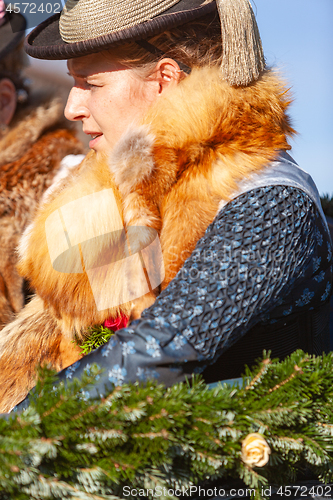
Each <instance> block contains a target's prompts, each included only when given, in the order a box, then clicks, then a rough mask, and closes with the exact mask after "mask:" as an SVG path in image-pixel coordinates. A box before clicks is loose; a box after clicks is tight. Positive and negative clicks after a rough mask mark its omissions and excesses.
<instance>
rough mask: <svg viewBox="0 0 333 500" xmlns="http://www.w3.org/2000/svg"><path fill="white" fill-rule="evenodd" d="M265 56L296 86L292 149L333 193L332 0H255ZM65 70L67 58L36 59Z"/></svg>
mask: <svg viewBox="0 0 333 500" xmlns="http://www.w3.org/2000/svg"><path fill="white" fill-rule="evenodd" d="M253 7H254V11H255V14H256V17H257V21H258V25H259V29H260V33H261V38H262V42H263V47H264V52H265V57H266V61H267V63H268V65H270V66H274V67H277V68H279V70H280V72H281V74H282V76H283V77H284V79H285V80H286V81H287V82H288V86H290V87H291V90H292V94H293V97H294V102H293V104H292V106H291V108H290V115H291V117H292V120H293V125H294V128H295V129H296V130H297V132H298V136H297V137H296V139H295V140H292V142H291V145H292V148H293V149H292V151H291V155H292V156H293V157H294V159H295V160H296V161H297V163H298V164H299V166H300V167H301V168H303V169H304V170H306V171H307V172H309V173H310V174H311V176H312V177H313V179H314V180H315V182H316V184H317V187H318V190H319V192H320V194H321V195H322V194H326V193H327V194H329V195H332V196H333V152H332V148H333V28H332V26H333V0H315V1H314V0H255V1H253ZM32 64H33V65H34V66H38V68H39V69H42V68H46V69H47V71H50V72H53V71H56V72H57V73H58V74H59V73H62V72H63V74H64V75H65V74H66V71H67V68H66V64H65V62H63V61H37V60H32Z"/></svg>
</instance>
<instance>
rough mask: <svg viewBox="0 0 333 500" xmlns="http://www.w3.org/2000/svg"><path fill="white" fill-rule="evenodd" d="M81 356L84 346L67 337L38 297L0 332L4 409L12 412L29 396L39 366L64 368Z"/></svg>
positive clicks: (0, 389)
mask: <svg viewBox="0 0 333 500" xmlns="http://www.w3.org/2000/svg"><path fill="white" fill-rule="evenodd" d="M80 358H81V354H80V349H79V348H78V347H77V346H75V345H74V344H73V343H72V342H70V340H68V339H66V338H65V337H64V335H63V334H62V332H61V329H60V328H59V326H58V325H57V322H56V320H55V319H54V318H53V317H52V315H51V314H50V313H49V311H47V310H45V309H44V306H43V301H42V300H41V299H40V298H39V297H37V296H35V297H34V298H33V299H32V300H31V302H30V303H29V304H27V305H26V306H25V307H24V309H22V311H21V312H20V313H19V314H18V315H17V317H16V319H15V320H14V321H12V322H11V323H9V324H8V325H7V326H6V327H5V328H4V329H3V330H2V331H1V332H0V374H1V384H0V412H9V411H10V410H11V409H12V408H13V407H14V406H15V405H16V404H18V403H19V402H20V401H22V399H24V398H25V397H26V395H27V393H28V392H29V390H30V389H31V388H32V387H34V385H35V384H36V368H37V367H38V366H39V365H43V364H47V365H49V366H51V367H52V368H54V369H55V370H57V371H60V370H62V369H63V368H66V367H67V366H69V365H70V364H72V363H74V362H75V361H77V360H78V359H80Z"/></svg>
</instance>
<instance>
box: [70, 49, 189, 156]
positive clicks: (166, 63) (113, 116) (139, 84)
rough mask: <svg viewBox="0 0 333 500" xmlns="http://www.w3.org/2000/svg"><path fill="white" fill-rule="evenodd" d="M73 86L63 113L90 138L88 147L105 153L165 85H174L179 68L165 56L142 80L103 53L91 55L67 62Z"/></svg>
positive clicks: (158, 94)
mask: <svg viewBox="0 0 333 500" xmlns="http://www.w3.org/2000/svg"><path fill="white" fill-rule="evenodd" d="M67 66H68V70H69V74H70V75H71V76H72V77H73V78H74V86H73V88H72V89H71V91H70V94H69V96H68V100H67V104H66V108H65V116H66V118H67V119H68V120H72V121H81V122H82V128H83V132H84V133H85V134H87V135H89V136H90V137H91V140H90V142H89V147H90V148H91V149H94V150H95V151H100V152H101V151H105V152H108V151H110V150H112V148H113V147H114V145H115V144H116V142H117V141H118V140H119V139H120V137H121V136H122V135H123V133H124V132H125V131H126V130H127V128H128V127H129V126H130V125H131V124H132V123H137V122H138V121H139V120H140V118H142V117H143V116H144V114H145V112H146V111H147V109H148V108H149V106H151V104H152V103H153V102H154V101H155V100H156V99H158V97H159V96H160V95H161V94H162V93H163V92H164V91H165V90H166V89H168V88H170V87H172V86H173V85H177V83H178V81H179V75H180V71H179V67H178V64H177V63H176V62H175V61H173V60H172V59H168V58H165V59H163V60H161V61H159V63H158V64H157V65H156V67H155V70H154V72H153V74H152V75H151V76H150V77H149V78H147V79H145V80H143V79H142V78H140V77H139V76H137V75H136V74H135V72H134V71H133V70H132V69H129V68H126V67H125V66H122V65H121V64H120V63H118V62H112V60H110V59H109V58H106V57H105V55H104V54H91V55H88V56H83V57H79V58H75V59H70V60H69V61H68V62H67Z"/></svg>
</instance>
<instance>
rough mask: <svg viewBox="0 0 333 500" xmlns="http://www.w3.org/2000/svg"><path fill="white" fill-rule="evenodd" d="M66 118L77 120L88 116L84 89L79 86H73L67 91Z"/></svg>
mask: <svg viewBox="0 0 333 500" xmlns="http://www.w3.org/2000/svg"><path fill="white" fill-rule="evenodd" d="M64 114H65V117H66V118H67V120H71V121H79V120H83V118H87V117H88V116H89V109H88V107H87V99H86V96H85V91H84V89H82V88H79V87H73V88H72V89H71V91H70V93H69V96H68V99H67V103H66V107H65V111H64Z"/></svg>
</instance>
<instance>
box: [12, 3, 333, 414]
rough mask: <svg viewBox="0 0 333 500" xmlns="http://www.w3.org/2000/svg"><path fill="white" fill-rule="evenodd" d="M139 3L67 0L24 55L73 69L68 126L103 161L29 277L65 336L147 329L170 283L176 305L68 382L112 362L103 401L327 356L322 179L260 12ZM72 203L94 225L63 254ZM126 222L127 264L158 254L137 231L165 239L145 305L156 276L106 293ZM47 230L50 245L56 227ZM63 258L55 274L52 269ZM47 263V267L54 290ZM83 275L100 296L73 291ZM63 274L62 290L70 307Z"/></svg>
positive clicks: (30, 261)
mask: <svg viewBox="0 0 333 500" xmlns="http://www.w3.org/2000/svg"><path fill="white" fill-rule="evenodd" d="M134 4H135V5H134ZM134 4H133V2H132V1H131V2H128V5H127V8H126V4H124V3H123V2H122V3H121V6H120V3H119V4H118V2H113V3H112V4H110V3H106V4H104V3H102V2H91V1H90V0H79V2H74V0H73V1H72V0H69V2H67V4H66V7H65V9H64V11H63V12H62V14H61V16H60V19H59V16H54V17H53V18H50V19H49V20H48V21H47V22H45V23H43V24H42V25H40V26H39V27H37V28H36V29H35V30H34V31H33V32H32V33H31V34H30V35H29V36H28V38H27V41H26V50H27V52H28V53H29V54H30V55H32V56H34V57H40V58H50V59H64V58H67V59H69V61H68V68H69V72H70V74H71V75H72V76H73V78H74V87H73V89H72V91H71V93H70V96H69V99H68V102H67V106H66V110H65V114H66V116H67V118H69V119H71V120H73V121H81V122H82V126H83V131H84V132H85V133H86V134H88V135H90V136H91V141H90V147H91V148H92V149H93V151H94V152H93V153H91V155H90V157H89V159H88V160H87V163H86V166H83V167H80V170H79V171H78V172H77V173H76V174H75V175H73V177H72V178H69V179H67V180H66V181H65V182H64V183H63V185H62V186H59V188H58V190H56V191H55V192H54V193H53V194H52V196H51V198H50V199H49V202H48V204H46V206H45V207H44V208H43V207H42V209H41V211H40V212H39V214H38V216H37V218H36V219H35V221H34V223H33V225H32V226H31V228H30V230H29V231H28V232H26V235H25V238H24V240H23V242H22V243H21V262H20V269H21V272H22V273H23V274H24V275H25V276H26V277H27V278H29V279H30V280H31V282H32V283H33V285H34V286H35V288H36V290H37V292H38V294H39V296H40V297H41V298H42V299H43V300H44V302H45V303H46V304H47V307H48V308H49V309H48V310H49V311H51V312H52V314H55V315H58V316H57V317H58V318H60V320H61V321H64V318H65V317H66V321H67V325H68V332H69V333H70V332H73V331H76V332H78V331H79V330H80V328H81V327H82V325H85V324H88V323H87V322H86V323H84V322H85V320H86V319H87V318H86V316H89V315H90V319H89V321H90V322H91V321H93V320H94V321H95V323H96V322H97V319H99V323H100V324H101V323H103V322H104V321H106V320H107V318H108V317H109V316H110V315H111V316H112V319H113V320H114V318H115V316H117V315H118V319H121V320H122V321H123V323H124V322H126V318H127V316H129V315H130V314H131V312H132V311H133V309H134V311H136V308H137V311H136V314H134V317H139V316H140V312H141V310H142V308H144V307H145V305H146V304H149V303H151V302H153V300H154V294H153V292H154V289H155V290H156V288H158V286H159V285H160V283H161V282H162V285H161V288H162V289H163V291H162V292H161V293H160V295H159V296H158V297H157V299H156V301H155V303H154V304H153V305H152V306H151V307H149V308H148V309H146V310H145V311H144V312H143V313H142V317H141V319H138V320H137V321H133V322H132V323H131V324H130V326H129V327H126V328H123V329H120V330H119V331H118V332H117V333H116V334H115V335H114V336H113V337H112V339H111V340H110V341H109V342H108V343H107V344H106V345H105V346H103V347H102V348H99V349H98V350H96V351H94V352H93V353H92V354H90V355H88V356H86V357H85V358H83V359H82V360H80V361H78V362H77V363H75V364H74V365H72V366H70V367H69V368H67V370H65V371H64V372H62V373H61V374H60V376H59V378H60V379H66V378H71V377H72V376H73V374H75V376H80V374H81V373H82V371H83V370H84V369H85V368H88V367H89V365H90V364H91V363H92V362H97V363H98V364H100V365H101V366H102V367H105V368H106V370H105V372H104V374H103V375H102V376H101V377H100V379H99V380H98V382H96V386H95V388H96V389H97V390H98V391H99V393H101V394H103V391H104V389H105V384H109V383H113V384H116V385H121V384H122V383H124V382H127V381H134V380H143V381H144V380H147V378H157V379H158V381H160V382H163V383H165V384H167V385H170V384H172V383H174V382H176V381H179V380H183V379H184V378H185V377H186V376H188V375H190V374H191V373H193V372H203V374H204V377H205V379H206V380H207V381H216V380H219V379H221V378H229V377H233V376H237V375H239V374H240V373H241V372H242V370H243V369H244V364H245V363H247V364H251V363H252V362H253V361H254V359H255V358H256V357H258V356H260V355H261V353H262V350H263V349H271V350H272V354H273V356H280V357H283V356H286V355H287V354H289V353H290V352H292V351H294V350H295V349H296V348H303V349H305V350H306V351H308V352H310V353H317V352H318V353H319V352H322V350H323V349H325V348H326V345H327V342H328V309H329V305H328V301H329V296H330V292H331V280H332V252H331V243H330V239H329V235H328V231H327V227H326V223H325V219H324V216H323V214H322V211H321V207H320V201H319V197H318V193H317V191H316V188H315V186H314V184H313V181H312V180H311V178H310V177H309V176H308V175H307V174H306V173H305V172H303V171H302V170H300V169H299V168H298V167H297V166H296V164H295V162H294V161H293V159H292V158H291V157H290V156H289V155H288V154H287V153H286V151H287V150H288V149H290V146H289V145H288V141H287V139H288V137H290V136H292V134H293V133H294V131H293V129H292V127H291V125H290V121H289V118H288V116H287V114H286V110H287V107H288V104H289V97H288V93H287V91H286V89H285V87H284V85H283V83H282V82H281V81H280V80H279V78H278V77H277V76H276V75H274V74H273V73H272V72H271V71H270V70H269V69H267V68H265V62H264V57H263V53H262V48H261V41H260V37H259V33H258V29H257V26H256V22H255V19H254V15H253V12H252V10H251V7H250V5H249V2H248V0H239V1H237V2H236V1H235V0H233V1H224V2H222V1H218V2H215V1H211V2H203V1H201V0H195V1H192V2H191V3H189V2H188V1H187V0H180V1H177V0H174V1H172V0H171V1H169V0H165V1H164V2H154V1H146V2H142V1H141V2H134ZM134 7H135V8H134ZM221 35H222V44H221ZM147 39H148V40H149V41H148V40H147ZM105 156H107V158H108V159H107V161H105V159H104V158H105ZM114 183H115V185H114ZM110 190H112V191H113V192H114V197H115V199H116V202H115V204H114V205H113V212H112V213H110V210H109V211H107V210H105V211H104V212H103V210H102V211H100V212H98V207H96V205H98V202H94V201H93V203H95V205H90V202H91V200H98V199H100V200H101V202H100V204H101V205H103V204H104V205H105V206H106V207H107V206H108V205H107V203H106V202H105V199H106V198H104V196H106V195H105V192H106V191H110ZM80 193H81V196H83V197H82V198H80ZM82 193H83V195H82ZM96 193H97V194H98V196H100V198H98V196H97V195H96ZM102 193H103V194H102ZM95 195H96V196H95ZM93 196H95V198H94V197H93ZM80 199H82V200H84V201H82V203H81V202H80V203H78V200H80ZM71 200H72V201H73V200H74V201H75V207H76V208H77V209H78V211H75V210H73V211H72V212H70V217H69V216H68V217H67V216H66V217H67V219H66V221H69V222H68V224H69V226H67V222H64V221H63V222H62V224H63V230H65V228H66V231H67V233H66V234H67V235H69V238H68V239H67V243H65V239H63V242H64V243H63V247H62V249H60V245H58V246H57V248H55V247H54V245H55V242H56V241H58V240H59V239H60V238H61V231H60V230H59V231H58V232H57V228H56V224H55V222H54V221H55V219H56V217H58V219H57V220H60V218H61V217H60V216H59V215H54V214H58V212H57V211H58V210H59V211H62V210H63V207H65V208H64V210H65V212H66V210H67V209H68V206H69V204H70V203H72V201H71ZM88 202H89V203H88ZM70 206H71V207H73V206H74V205H70ZM66 207H67V208H66ZM78 207H79V208H78ZM117 209H118V210H119V212H120V213H121V218H120V224H119V225H117V224H116V223H115V219H116V218H117ZM95 211H97V212H98V214H99V215H98V217H97V218H96V217H95V216H94V215H93V212H95ZM65 212H64V213H65ZM66 213H67V212H66ZM75 215H76V224H74V223H73V224H72V221H73V220H74V219H75ZM83 215H84V217H83ZM49 217H51V218H52V221H53V222H52V221H51V222H52V223H51V222H50V220H51V219H50V218H49ZM64 217H65V216H64ZM81 217H82V219H84V220H85V221H86V222H85V224H81V223H80V218H81ZM110 221H111V222H110ZM97 222H98V223H97ZM111 223H112V224H113V231H116V230H118V236H117V238H118V242H119V241H121V242H122V243H121V244H122V245H123V250H122V252H123V254H122V258H123V261H125V260H126V259H125V257H126V256H127V257H129V256H131V257H133V259H134V257H135V256H136V252H139V251H142V253H143V250H145V247H144V244H143V241H144V239H145V238H146V237H147V236H146V234H142V232H140V231H138V230H137V228H138V226H148V227H149V228H153V229H154V230H155V231H156V232H157V233H158V234H159V238H160V245H161V249H162V253H163V261H164V266H165V276H166V277H165V278H164V277H163V276H162V275H161V274H163V273H161V272H160V271H161V269H160V263H159V261H158V255H159V254H158V251H156V253H155V254H154V255H153V257H155V260H154V259H153V260H154V263H155V269H152V267H150V261H149V259H148V260H147V261H145V259H144V257H143V261H144V262H145V264H146V271H144V273H141V274H142V275H143V274H145V275H148V277H149V278H150V286H149V290H147V293H146V295H145V297H144V300H143V301H141V299H140V294H138V293H137V294H136V293H135V292H137V291H138V290H141V291H142V293H141V295H144V292H143V288H140V287H141V285H142V282H143V281H142V280H141V281H140V279H139V278H138V274H139V271H138V269H139V267H138V266H139V264H138V262H139V263H140V262H141V261H140V260H139V261H137V272H135V270H134V267H131V266H130V270H129V271H128V269H127V268H126V267H123V268H118V271H119V269H122V270H123V273H122V274H121V273H120V271H119V272H118V274H117V273H116V272H114V273H113V271H112V272H111V271H110V273H111V279H110V281H109V282H108V275H107V273H108V272H109V271H108V269H109V268H108V269H106V268H107V265H111V264H112V265H113V264H114V263H117V262H116V261H117V259H116V258H115V257H114V254H113V257H112V259H109V260H108V261H107V260H106V259H105V253H103V252H104V250H105V246H103V245H104V243H101V241H100V240H98V241H99V242H98V244H97V238H102V236H103V234H105V233H108V232H110V231H111V229H112V228H111V225H112V224H111ZM122 223H124V224H125V225H126V226H127V229H128V228H131V227H134V235H135V238H133V240H132V241H131V242H130V243H131V244H133V246H134V247H135V246H136V249H135V252H132V253H131V249H130V250H129V252H127V254H126V248H127V247H126V241H125V240H126V238H123V239H122V238H121V237H120V236H119V235H121V234H123V232H122V225H121V224H122ZM48 224H50V228H52V231H48V229H47V228H46V229H43V228H45V227H46V226H48ZM59 224H60V222H59ZM96 226H99V227H103V228H104V229H103V231H104V232H103V231H102V230H101V232H100V233H98V234H95V233H94V234H92V232H91V240H94V241H93V243H91V245H90V246H88V250H87V252H86V253H85V249H84V248H83V247H82V246H81V247H80V251H79V250H78V249H77V255H79V254H80V259H81V261H80V262H81V263H82V266H83V264H85V265H86V264H87V261H88V260H89V259H90V260H91V261H92V263H91V262H90V261H89V262H90V265H89V266H85V268H84V269H83V271H82V269H81V274H80V270H79V269H78V268H77V267H75V266H76V265H77V261H76V260H75V259H74V253H75V251H76V250H75V248H76V247H74V243H73V242H74V241H75V242H79V244H80V245H83V244H85V242H86V241H87V239H88V238H89V234H88V233H89V231H90V229H91V228H93V227H94V228H95V227H96ZM83 227H84V228H85V229H84V236H82V234H81V232H82V231H83V229H82V228H83ZM86 227H89V231H86ZM44 233H47V234H46V235H45V234H44ZM151 234H153V235H154V234H155V233H149V235H148V237H147V239H148V243H147V242H146V243H145V244H146V245H148V244H150V243H151V241H152V240H153V239H154V237H152V236H151ZM48 235H49V236H48ZM51 235H53V237H52V236H51ZM40 238H42V239H40ZM117 238H116V237H114V239H117ZM149 238H150V239H149ZM43 241H44V243H43ZM103 241H104V240H103ZM154 241H155V240H154ZM66 245H67V246H66ZM41 246H42V247H43V248H42V250H41V249H40V247H41ZM106 246H107V245H106ZM129 246H131V245H129ZM77 247H79V245H77ZM157 247H158V245H157V246H156V248H157ZM74 250H75V251H74ZM65 254H66V256H65ZM69 254H70V255H71V257H70V258H69ZM120 254H121V252H120ZM46 255H47V256H48V257H45V256H46ZM156 256H157V257H156ZM49 257H51V261H52V262H53V264H52V266H49V267H47V265H46V261H47V258H48V261H50V258H49ZM60 257H61V259H62V260H61V259H60V260H61V263H60V264H59V262H60V261H57V259H59V258H60ZM118 257H119V256H118ZM119 258H120V257H119ZM103 259H104V260H103ZM95 260H96V262H95ZM184 261H185V263H184ZM34 262H36V263H37V262H38V263H39V264H40V263H43V268H42V269H43V273H44V274H43V279H42V278H41V277H40V276H39V274H38V272H37V268H36V266H35V265H34ZM68 262H70V265H69V264H68ZM110 263H111V264H110ZM80 265H81V264H80ZM66 266H67V267H66ZM71 266H72V267H71ZM50 267H53V268H52V270H51V269H50ZM83 267H84V266H83ZM111 267H112V266H111ZM96 269H97V271H96ZM113 269H114V268H113ZM92 270H93V272H92ZM64 271H65V273H64ZM102 271H103V272H102ZM153 271H156V273H155V275H154V279H151V276H152V274H153ZM177 271H178V273H177ZM61 272H63V274H61ZM52 273H58V274H52ZM66 273H67V274H66ZM75 273H77V274H75ZM84 273H86V278H85V281H84V282H83V278H82V279H81V278H80V280H81V281H80V280H79V278H77V281H76V282H75V283H74V281H75V278H74V276H81V275H82V276H83V275H84ZM89 273H90V274H89ZM56 276H58V278H59V279H60V277H61V276H63V279H64V281H63V282H62V286H61V287H60V288H59V290H58V291H55V290H56V289H57V285H56ZM119 276H120V277H121V278H122V279H123V282H122V283H123V288H125V289H129V290H130V292H131V293H132V299H135V300H131V301H127V302H126V300H127V299H128V296H130V294H129V295H128V296H126V299H125V298H123V302H121V300H120V298H121V294H120V291H119V290H120V288H121V283H120V282H118V281H117V279H119ZM66 280H67V281H66ZM89 280H90V281H89ZM126 280H127V281H126ZM88 282H89V284H90V285H91V293H90V295H93V296H94V298H95V302H96V304H98V303H100V304H103V306H101V307H100V309H99V312H98V314H95V313H94V312H93V308H92V307H91V306H90V300H91V296H89V294H88V292H87V287H86V285H87V283H88ZM105 282H106V283H107V286H105ZM133 282H134V283H135V287H136V288H135V287H134V291H133V290H132V289H131V285H132V283H133ZM169 282H170V284H169ZM51 283H52V286H51ZM65 283H66V286H65ZM73 283H74V284H73ZM124 283H125V284H124ZM67 284H68V287H67ZM81 286H82V290H83V289H84V290H85V295H84V294H80V293H79V292H78V289H79V288H80V287H81ZM71 287H72V288H71ZM69 289H70V290H71V293H70V294H67V293H66V290H69ZM61 293H62V294H65V296H66V300H65V301H63V302H61V300H62V298H63V297H61ZM108 294H109V295H108ZM125 295H126V294H125ZM73 297H75V300H73ZM83 297H85V299H86V303H87V308H86V311H85V308H84V299H83ZM115 297H116V300H114V299H115ZM136 298H137V301H136ZM105 299H106V300H105ZM74 302H75V303H74ZM78 303H80V306H78V305H77V304H78ZM111 305H112V307H113V309H112V307H111ZM97 308H98V306H97ZM31 317H32V316H31ZM22 325H23V323H22ZM93 393H94V394H96V393H95V392H94V391H93ZM22 407H23V406H22V405H21V406H20V408H22Z"/></svg>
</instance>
